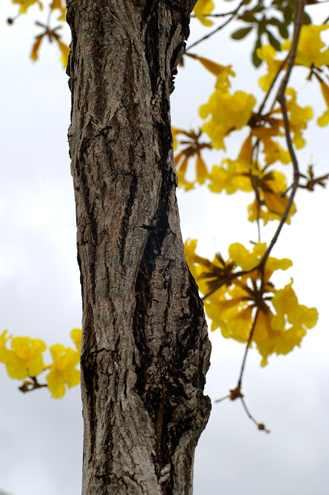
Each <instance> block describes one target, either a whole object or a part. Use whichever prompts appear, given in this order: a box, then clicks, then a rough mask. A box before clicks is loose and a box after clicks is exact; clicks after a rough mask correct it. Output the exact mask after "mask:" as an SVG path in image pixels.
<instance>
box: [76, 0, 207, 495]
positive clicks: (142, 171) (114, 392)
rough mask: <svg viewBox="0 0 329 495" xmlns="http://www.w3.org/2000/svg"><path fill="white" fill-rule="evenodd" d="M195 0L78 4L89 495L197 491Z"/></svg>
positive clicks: (202, 333) (200, 417) (203, 417)
mask: <svg viewBox="0 0 329 495" xmlns="http://www.w3.org/2000/svg"><path fill="white" fill-rule="evenodd" d="M193 5H194V0H193V1H192V2H183V1H181V0H180V1H176V0H172V1H171V0H168V1H161V0H160V1H154V0H151V1H146V2H140V3H138V2H133V1H132V0H70V1H69V2H68V16H67V19H68V22H69V25H70V27H71V31H72V45H71V55H70V60H69V67H68V74H69V76H70V82H69V85H70V89H71V91H72V114H71V126H70V129H69V143H70V154H71V159H72V175H73V179H74V190H75V199H76V218H77V232H78V233H77V246H78V261H79V266H80V273H81V285H82V297H83V338H82V351H81V375H82V377H81V389H82V401H83V417H84V459H83V489H82V493H83V495H105V494H107V495H109V494H113V495H121V494H122V495H126V494H129V495H140V494H144V495H146V494H147V495H158V494H175V495H185V494H191V493H192V480H193V458H194V450H195V447H196V444H197V441H198V439H199V436H200V434H201V432H202V430H203V429H204V427H205V425H206V423H207V420H208V416H209V413H210V400H209V398H208V397H206V396H204V395H203V388H204V384H205V374H206V371H207V369H208V367H209V355H210V342H209V340H208V334H207V326H206V322H205V317H204V311H203V304H202V302H201V301H200V299H199V296H198V289H197V286H196V284H195V281H194V279H193V277H192V275H191V274H190V272H189V269H188V267H187V264H186V261H185V258H184V247H183V242H182V237H181V233H180V224H179V215H178V208H177V201H176V194H175V189H176V185H177V176H176V171H175V167H174V162H173V151H172V136H171V131H170V107H169V95H170V91H171V89H172V76H173V74H174V72H175V67H176V65H177V62H178V59H179V58H180V55H181V53H182V49H183V48H184V40H185V39H186V38H187V36H188V34H189V14H190V12H191V10H192V8H193Z"/></svg>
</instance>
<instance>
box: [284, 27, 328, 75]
mask: <svg viewBox="0 0 329 495" xmlns="http://www.w3.org/2000/svg"><path fill="white" fill-rule="evenodd" d="M328 28H329V26H328V25H326V24H325V25H323V26H314V25H312V24H309V25H307V26H302V29H301V32H300V37H299V41H298V46H297V55H296V60H295V64H296V65H304V66H305V67H308V68H310V67H311V66H312V64H314V65H316V66H317V67H321V65H324V64H325V65H328V64H329V50H324V51H321V50H322V48H324V47H325V46H326V45H325V43H323V41H322V40H321V37H320V33H321V31H325V30H326V29H328ZM281 48H282V50H290V48H291V41H289V40H287V41H285V42H284V43H283V45H282V46H281Z"/></svg>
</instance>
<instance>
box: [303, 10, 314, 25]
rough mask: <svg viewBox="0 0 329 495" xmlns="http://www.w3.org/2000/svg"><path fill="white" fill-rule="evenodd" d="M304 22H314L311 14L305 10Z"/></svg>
mask: <svg viewBox="0 0 329 495" xmlns="http://www.w3.org/2000/svg"><path fill="white" fill-rule="evenodd" d="M303 24H306V25H307V24H312V19H311V18H310V16H309V15H308V14H307V13H306V12H304V21H303Z"/></svg>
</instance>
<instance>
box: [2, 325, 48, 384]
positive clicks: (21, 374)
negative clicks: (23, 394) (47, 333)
mask: <svg viewBox="0 0 329 495" xmlns="http://www.w3.org/2000/svg"><path fill="white" fill-rule="evenodd" d="M4 339H6V337H5V333H4V334H2V341H3V340H4ZM6 340H8V339H6ZM2 344H3V342H2ZM46 348H47V346H46V344H45V343H44V342H43V341H42V340H40V339H30V337H15V338H13V339H12V340H11V349H7V348H6V347H5V345H2V350H1V352H0V361H1V362H2V363H5V365H6V368H7V373H8V375H9V376H10V378H15V379H17V380H23V379H24V378H27V377H28V376H30V377H34V376H37V375H39V373H41V372H42V371H43V370H44V368H45V365H44V362H43V357H42V353H43V352H44V351H45V350H46Z"/></svg>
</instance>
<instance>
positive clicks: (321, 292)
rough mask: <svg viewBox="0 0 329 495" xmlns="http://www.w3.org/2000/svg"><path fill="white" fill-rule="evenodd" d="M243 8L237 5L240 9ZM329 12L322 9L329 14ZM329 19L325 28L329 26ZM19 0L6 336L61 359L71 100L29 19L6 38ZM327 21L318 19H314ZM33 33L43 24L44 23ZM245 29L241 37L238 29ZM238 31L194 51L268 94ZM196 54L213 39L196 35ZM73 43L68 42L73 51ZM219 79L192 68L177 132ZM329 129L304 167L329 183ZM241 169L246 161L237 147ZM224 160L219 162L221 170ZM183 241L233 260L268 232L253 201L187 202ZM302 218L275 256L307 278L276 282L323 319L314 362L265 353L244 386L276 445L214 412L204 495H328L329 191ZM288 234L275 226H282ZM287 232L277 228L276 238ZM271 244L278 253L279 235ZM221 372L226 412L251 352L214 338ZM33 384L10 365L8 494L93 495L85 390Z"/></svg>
mask: <svg viewBox="0 0 329 495" xmlns="http://www.w3.org/2000/svg"><path fill="white" fill-rule="evenodd" d="M231 5H232V4H231V3H230V4H228V6H229V8H230V9H231ZM321 9H322V7H321ZM328 10H329V7H326V6H324V8H323V9H322V12H319V13H318V16H319V19H324V18H325V17H326V16H327V15H328ZM15 11H16V9H15V8H13V9H12V8H11V6H10V2H9V0H8V1H6V2H2V5H1V6H0V19H2V28H1V30H0V38H1V39H0V44H1V46H0V56H1V117H2V118H1V122H0V126H1V129H0V140H1V148H0V149H1V186H0V187H1V197H0V222H1V224H0V238H1V240H0V248H1V268H0V270H1V271H0V275H1V294H0V301H1V313H0V332H2V329H5V328H8V330H9V331H10V333H12V334H13V335H22V336H25V335H29V336H31V337H33V338H42V339H43V340H45V342H46V343H47V344H48V345H52V344H54V343H62V344H64V345H71V342H70V339H69V332H70V330H71V329H72V328H74V327H79V326H81V300H80V286H79V272H78V266H77V262H76V248H75V238H76V234H75V211H74V200H73V188H72V179H71V175H70V161H69V156H68V145H67V137H66V134H67V127H68V124H69V116H70V94H69V90H68V87H67V76H66V75H65V73H64V71H63V70H62V68H61V63H60V61H59V58H60V54H59V51H58V49H57V47H55V46H47V44H48V43H47V42H46V43H45V46H42V47H41V51H40V60H39V61H38V62H37V63H35V64H33V63H32V62H31V60H30V59H29V54H30V50H31V45H32V37H33V35H35V34H37V33H38V32H39V31H38V28H35V27H34V26H33V25H32V22H30V21H29V19H27V18H21V19H19V20H18V21H17V23H16V25H15V26H11V27H10V26H7V25H6V24H4V20H5V19H6V17H8V16H10V15H14V13H15ZM317 11H319V8H318V7H317V8H316V9H313V10H311V12H312V13H313V12H314V14H313V16H314V17H316V15H317V14H316V12H317ZM31 17H32V19H41V18H42V17H41V15H39V12H38V10H37V9H35V10H34V11H32V15H31ZM234 29H235V28H234ZM234 29H228V30H227V31H224V33H223V34H220V35H217V37H216V38H214V42H213V43H214V44H212V42H208V43H205V44H204V45H201V46H200V47H198V48H196V49H193V53H198V54H200V55H203V56H208V57H209V58H210V59H212V60H214V61H217V62H218V63H220V64H222V65H227V64H229V63H232V64H233V69H234V70H235V72H236V73H237V78H236V80H234V83H233V88H234V90H238V89H245V90H246V91H249V92H253V93H254V94H255V91H258V93H257V94H258V100H260V98H261V96H262V93H261V92H260V90H256V89H255V88H256V86H255V85H256V84H257V80H258V78H259V77H260V75H262V73H263V71H264V69H261V70H260V71H258V72H255V71H253V69H252V68H251V65H250V62H249V55H248V51H249V49H250V40H249V39H248V38H247V40H245V41H244V42H243V43H233V42H230V41H228V40H227V32H230V31H233V30H234ZM191 31H192V33H191V42H192V41H193V40H195V39H198V38H199V37H200V36H201V35H202V34H203V33H204V32H206V31H205V29H204V28H202V27H201V26H200V23H199V22H198V21H197V20H192V23H191ZM66 39H68V35H67V38H66ZM303 74H304V72H303V71H302V70H301V71H300V72H298V74H297V78H295V84H294V85H295V87H296V88H299V87H300V88H302V93H301V96H300V99H299V101H300V102H301V103H302V104H303V105H306V104H311V106H313V108H314V109H315V113H316V117H318V116H319V115H321V114H322V113H323V111H324V102H323V101H322V98H321V97H320V96H319V97H318V96H317V92H318V89H317V88H315V89H314V88H313V87H312V86H310V85H309V84H306V82H305V80H304V79H302V78H303ZM214 82H215V78H214V77H213V76H212V75H211V74H209V73H207V72H206V71H205V70H204V69H203V68H202V67H201V65H200V64H199V63H198V62H196V61H193V60H190V59H188V60H187V63H186V68H184V69H181V70H180V72H179V75H178V76H177V78H176V91H175V93H174V94H173V97H172V123H173V125H174V126H176V127H183V128H186V129H189V128H196V127H197V126H198V125H199V124H200V119H199V118H198V117H197V115H198V112H197V108H198V106H200V105H201V104H203V103H205V102H206V101H207V100H208V97H209V95H210V94H211V92H212V90H213V85H214ZM328 132H329V131H328V127H327V128H323V129H320V128H319V127H317V126H316V124H315V119H313V123H312V124H311V125H310V126H309V132H307V133H306V134H305V135H306V139H307V141H308V143H309V144H308V146H307V147H306V148H305V149H304V150H303V152H302V153H300V154H299V155H298V156H299V158H300V164H301V169H302V171H305V170H306V168H307V165H308V164H309V163H310V161H312V162H313V163H315V164H316V167H315V171H316V173H317V174H318V175H322V174H324V173H327V172H328V171H329V160H328V144H327V143H328ZM231 141H232V143H231V145H230V146H229V147H228V151H229V156H230V158H235V157H236V155H237V153H238V151H239V143H241V141H240V137H237V138H232V140H231ZM223 156H224V155H223V153H222V152H215V153H213V154H209V155H207V163H208V164H209V165H212V164H215V163H217V164H219V163H220V161H221V159H222V158H223ZM178 197H179V202H180V211H181V220H182V231H183V237H184V239H185V238H187V237H190V238H198V239H199V244H198V252H199V253H200V254H201V255H205V256H209V257H212V256H213V255H214V253H215V252H216V250H217V251H221V252H222V253H223V255H224V256H225V255H226V253H227V247H228V246H229V244H231V243H232V242H242V243H248V241H249V240H255V238H256V234H257V231H256V226H255V225H252V224H250V223H248V222H247V221H246V216H247V215H246V205H247V204H249V203H250V202H251V201H252V198H251V196H250V195H248V194H242V193H241V194H240V195H234V196H231V197H228V196H226V195H213V194H211V193H210V192H209V191H208V190H207V188H200V189H199V190H196V191H192V192H189V193H184V192H182V191H179V193H178ZM296 203H297V209H298V214H297V215H296V217H295V218H293V220H292V225H291V226H286V227H285V228H284V231H283V235H282V238H281V239H280V241H279V242H278V245H277V246H276V248H275V251H274V253H273V255H274V256H276V257H288V258H292V259H293V261H294V266H293V267H292V268H291V269H290V270H288V271H287V272H283V275H282V276H280V277H277V279H274V280H276V281H277V283H278V287H279V286H280V285H281V286H283V285H284V284H286V283H289V281H290V277H293V278H294V281H295V282H294V288H295V291H296V293H297V295H298V297H299V302H300V303H301V304H306V305H307V306H310V307H312V306H315V307H317V308H318V310H319V313H320V320H319V323H318V325H317V326H316V327H315V328H314V329H312V330H310V331H309V335H308V336H307V337H306V338H305V339H304V341H303V344H302V347H301V349H297V350H295V351H294V352H293V353H291V354H290V355H288V356H285V357H283V356H280V357H275V356H273V357H271V358H270V359H269V363H270V364H269V366H267V367H266V368H265V369H261V368H260V367H259V363H260V356H259V355H258V354H257V353H256V351H253V352H251V353H250V356H249V358H248V365H247V370H246V372H245V377H244V392H245V394H246V401H247V404H248V406H249V408H250V410H251V412H252V413H253V414H254V415H255V417H256V418H257V420H259V421H260V422H264V423H265V424H266V426H267V427H268V428H269V429H270V430H271V431H272V432H271V434H270V435H265V434H264V433H262V432H258V431H257V430H256V428H255V426H254V425H253V423H252V422H251V421H250V420H248V418H247V416H246V415H245V413H244V411H243V409H242V405H241V404H240V403H239V402H235V403H231V402H227V401H226V402H223V403H221V404H214V405H213V411H212V415H211V419H210V421H209V424H208V426H207V429H206V431H205V432H204V433H203V435H202V437H201V439H200V442H199V446H198V448H197V454H196V462H195V489H194V493H195V495H204V494H206V495H217V494H219V493H223V494H230V495H238V494H239V495H240V494H241V493H244V494H245V495H264V493H266V494H267V495H277V494H278V493H280V494H289V495H295V494H296V495H297V494H298V495H308V494H310V493H316V494H317V495H327V493H328V485H329V448H328V444H329V442H328V440H329V439H328V433H329V419H328V410H329V399H328V393H327V390H328V382H329V360H328V345H329V338H328V323H329V311H328V288H327V280H328V276H329V269H328V263H327V256H328V238H329V235H328V211H329V197H328V191H327V190H322V189H320V188H319V189H318V191H317V192H316V193H315V194H308V193H306V192H304V191H302V192H300V193H299V194H298V197H297V201H296ZM275 225H276V224H275ZM275 225H274V226H275ZM267 230H268V231H269V232H268V233H266V232H267V231H266V229H265V232H264V239H265V240H266V239H267V240H269V239H270V235H271V234H272V233H273V227H272V228H271V227H269V228H268V229H267ZM211 339H212V342H213V354H212V367H211V370H210V372H209V374H208V381H207V393H208V394H209V395H210V396H211V398H212V399H213V400H215V399H217V398H219V397H221V396H223V395H226V393H227V391H228V389H229V388H233V387H235V385H236V381H237V378H238V373H239V369H240V365H241V359H242V355H243V351H244V347H243V346H241V345H239V344H238V343H236V342H233V341H232V342H231V341H228V340H224V339H223V338H222V337H221V335H220V332H219V330H217V332H215V333H214V334H212V335H211ZM19 385H20V382H18V381H13V380H11V379H9V378H8V376H7V374H6V371H5V367H4V366H3V365H2V366H1V365H0V392H1V402H0V489H3V490H5V491H7V492H10V493H12V494H13V495H58V494H59V493H60V494H61V495H78V494H79V493H80V492H81V461H82V418H81V401H80V392H79V388H78V387H76V388H74V389H72V390H71V391H70V392H68V393H67V394H66V395H65V397H64V398H63V399H62V400H53V399H51V398H50V394H49V392H48V391H47V390H40V391H35V392H34V393H30V394H26V395H24V394H22V393H20V392H19V391H18V390H17V386H19Z"/></svg>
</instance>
